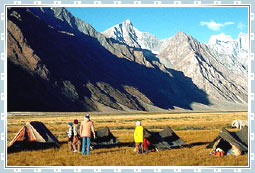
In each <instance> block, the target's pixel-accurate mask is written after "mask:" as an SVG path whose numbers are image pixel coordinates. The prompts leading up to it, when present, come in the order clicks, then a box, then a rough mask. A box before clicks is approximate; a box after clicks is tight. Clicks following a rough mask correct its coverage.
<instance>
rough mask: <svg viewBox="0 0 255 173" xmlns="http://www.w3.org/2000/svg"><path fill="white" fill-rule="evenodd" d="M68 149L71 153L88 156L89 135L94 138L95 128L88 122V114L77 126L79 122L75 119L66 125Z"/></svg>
mask: <svg viewBox="0 0 255 173" xmlns="http://www.w3.org/2000/svg"><path fill="white" fill-rule="evenodd" d="M68 127H69V128H68V131H67V136H68V148H69V150H70V151H73V152H81V154H82V155H84V154H85V152H86V154H87V155H89V153H90V141H91V134H93V137H94V139H95V138H96V133H95V128H94V124H93V122H92V121H91V120H90V116H89V114H87V115H86V116H85V117H84V120H83V121H82V122H81V125H80V126H79V121H78V120H77V119H75V120H74V121H73V123H72V122H69V123H68Z"/></svg>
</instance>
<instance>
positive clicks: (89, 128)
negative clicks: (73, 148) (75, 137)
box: [80, 114, 96, 155]
mask: <svg viewBox="0 0 255 173" xmlns="http://www.w3.org/2000/svg"><path fill="white" fill-rule="evenodd" d="M91 132H92V133H93V137H94V139H95V138H96V133H95V129H94V124H93V122H92V121H91V120H90V116H89V114H87V115H86V116H85V117H84V120H83V121H82V122H81V126H80V135H81V137H82V150H81V154H82V155H84V154H85V150H86V148H87V153H86V154H87V155H89V152H90V138H91Z"/></svg>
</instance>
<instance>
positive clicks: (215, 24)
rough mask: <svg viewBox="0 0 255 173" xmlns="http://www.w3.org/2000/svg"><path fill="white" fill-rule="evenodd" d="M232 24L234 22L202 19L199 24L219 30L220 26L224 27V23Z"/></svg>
mask: <svg viewBox="0 0 255 173" xmlns="http://www.w3.org/2000/svg"><path fill="white" fill-rule="evenodd" d="M233 24H234V22H225V23H216V22H214V21H213V20H212V21H210V22H204V21H201V22H200V25H201V26H204V25H205V26H207V27H208V28H209V29H211V30H213V31H219V30H220V29H221V28H222V27H224V26H226V25H233Z"/></svg>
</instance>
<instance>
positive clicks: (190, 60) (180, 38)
mask: <svg viewBox="0 0 255 173" xmlns="http://www.w3.org/2000/svg"><path fill="white" fill-rule="evenodd" d="M214 53H215V52H214V51H213V50H211V49H210V48H209V47H208V46H207V45H205V44H202V43H199V42H198V41H197V40H195V39H194V38H193V37H191V36H189V35H187V34H185V33H182V32H179V33H177V35H176V36H174V37H172V38H171V39H169V40H168V45H167V47H166V48H165V49H164V50H162V51H161V53H160V54H159V57H160V58H166V59H168V60H169V61H170V62H171V64H172V68H173V69H175V70H179V71H182V72H183V73H184V75H185V76H188V77H190V78H191V79H192V81H193V82H194V83H195V85H196V86H198V88H200V89H202V90H204V91H205V92H206V93H207V94H208V95H209V96H210V97H213V98H214V99H216V100H220V101H229V102H234V103H240V104H247V102H248V95H247V94H248V88H247V86H248V77H247V75H243V74H235V73H232V72H231V71H230V70H229V69H228V68H227V67H226V66H225V65H224V64H222V63H221V61H220V59H218V58H217V57H215V54H214Z"/></svg>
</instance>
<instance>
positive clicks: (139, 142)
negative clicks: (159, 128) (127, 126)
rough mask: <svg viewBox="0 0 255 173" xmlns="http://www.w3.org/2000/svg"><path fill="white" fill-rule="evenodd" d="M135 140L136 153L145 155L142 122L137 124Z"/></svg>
mask: <svg viewBox="0 0 255 173" xmlns="http://www.w3.org/2000/svg"><path fill="white" fill-rule="evenodd" d="M134 140H135V148H136V152H137V153H143V126H142V125H141V121H137V122H136V128H135V133H134Z"/></svg>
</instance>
